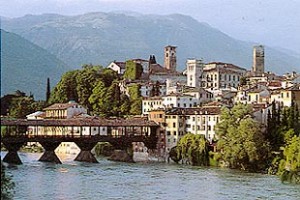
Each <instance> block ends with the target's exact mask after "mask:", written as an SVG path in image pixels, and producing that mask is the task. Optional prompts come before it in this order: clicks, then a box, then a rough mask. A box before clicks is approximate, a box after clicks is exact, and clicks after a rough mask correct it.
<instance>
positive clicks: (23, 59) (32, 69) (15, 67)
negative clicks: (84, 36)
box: [1, 29, 70, 99]
mask: <svg viewBox="0 0 300 200" xmlns="http://www.w3.org/2000/svg"><path fill="white" fill-rule="evenodd" d="M68 70H70V68H69V67H67V66H66V64H64V63H63V62H62V61H60V60H59V59H57V58H56V57H55V56H54V55H52V54H50V53H48V52H47V51H46V50H45V49H42V48H41V47H39V46H37V45H35V44H33V43H31V42H29V41H28V40H26V39H24V38H22V37H21V36H19V35H17V34H14V33H10V32H6V31H4V30H2V29H1V96H3V95H5V94H8V93H13V92H15V91H16V90H20V91H23V92H26V93H27V94H28V95H29V93H30V92H31V93H32V94H33V95H34V97H35V99H45V97H46V85H47V78H48V77H49V78H50V80H51V85H52V86H55V84H56V83H57V82H58V81H59V80H60V77H61V75H62V74H63V73H64V72H66V71H68Z"/></svg>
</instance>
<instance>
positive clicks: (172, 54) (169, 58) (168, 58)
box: [164, 45, 177, 72]
mask: <svg viewBox="0 0 300 200" xmlns="http://www.w3.org/2000/svg"><path fill="white" fill-rule="evenodd" d="M176 65H177V59H176V46H170V45H169V46H166V47H165V56H164V67H165V68H167V69H169V70H170V71H171V72H175V71H176Z"/></svg>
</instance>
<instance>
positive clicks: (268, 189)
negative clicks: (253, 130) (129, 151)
mask: <svg viewBox="0 0 300 200" xmlns="http://www.w3.org/2000/svg"><path fill="white" fill-rule="evenodd" d="M5 153H6V152H1V158H3V156H4V155H5ZM19 155H20V158H21V160H22V162H23V165H18V166H15V165H8V166H7V170H6V171H7V173H8V174H9V175H11V176H12V179H13V181H14V182H15V194H14V199H20V200H26V199H29V200H42V199H45V200H55V199H58V200H65V199H72V200H77V199H88V200H92V199H99V200H102V199H111V200H116V199H128V200H131V199H136V200H140V199H145V200H147V199H149V200H150V199H151V200H154V199H155V200H158V199H162V200H168V199H170V200H177V199H178V200H179V199H188V200H194V199H195V200H199V199H220V200H226V199H230V200H231V199H243V200H245V199H251V200H253V199H272V200H273V199H283V200H290V199H291V200H293V199H298V200H299V199H300V186H297V185H290V184H282V183H281V182H280V180H279V179H278V177H276V176H269V175H264V174H253V173H243V172H239V171H235V170H229V169H220V168H201V167H192V166H180V165H175V164H173V165H172V164H164V163H150V164H149V163H147V164H143V163H121V162H113V161H108V160H107V159H106V158H98V161H99V163H97V164H91V163H80V162H75V161H72V159H73V157H61V156H59V157H60V158H61V160H62V161H63V164H51V163H43V162H39V161H37V160H38V158H39V157H40V156H41V154H37V153H19Z"/></svg>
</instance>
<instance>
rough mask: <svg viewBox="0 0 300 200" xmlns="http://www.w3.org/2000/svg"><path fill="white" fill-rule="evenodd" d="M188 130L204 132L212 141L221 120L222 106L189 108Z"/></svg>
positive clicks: (197, 132) (187, 110) (196, 132)
mask: <svg viewBox="0 0 300 200" xmlns="http://www.w3.org/2000/svg"><path fill="white" fill-rule="evenodd" d="M184 113H185V116H186V122H185V124H186V125H185V126H186V132H187V133H193V134H202V135H204V136H205V138H206V139H208V140H209V141H211V140H212V139H213V138H214V137H215V126H216V124H217V123H218V122H219V121H220V114H221V107H219V106H218V107H201V108H187V109H185V110H184Z"/></svg>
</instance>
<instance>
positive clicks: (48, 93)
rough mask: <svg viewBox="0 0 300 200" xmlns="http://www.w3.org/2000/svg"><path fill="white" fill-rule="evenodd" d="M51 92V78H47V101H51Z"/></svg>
mask: <svg viewBox="0 0 300 200" xmlns="http://www.w3.org/2000/svg"><path fill="white" fill-rule="evenodd" d="M50 94H51V91H50V78H47V91H46V102H48V101H49V98H50Z"/></svg>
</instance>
